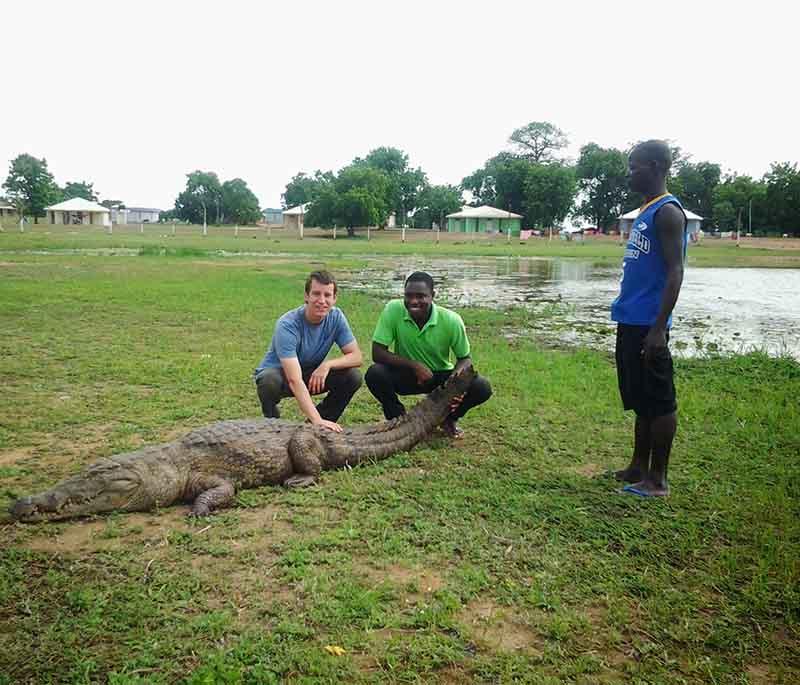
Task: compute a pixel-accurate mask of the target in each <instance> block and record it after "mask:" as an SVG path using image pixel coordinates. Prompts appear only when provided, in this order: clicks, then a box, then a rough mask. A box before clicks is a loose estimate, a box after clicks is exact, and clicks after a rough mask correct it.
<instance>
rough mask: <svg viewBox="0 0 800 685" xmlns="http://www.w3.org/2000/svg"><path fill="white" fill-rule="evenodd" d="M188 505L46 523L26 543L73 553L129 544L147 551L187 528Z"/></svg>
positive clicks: (161, 546)
mask: <svg viewBox="0 0 800 685" xmlns="http://www.w3.org/2000/svg"><path fill="white" fill-rule="evenodd" d="M186 512H187V508H186V507H184V506H180V505H178V506H175V507H170V508H168V509H163V510H160V511H158V512H153V513H130V514H123V515H121V517H119V518H116V519H113V521H112V519H110V518H108V517H101V518H97V519H75V520H73V521H69V522H65V523H61V524H53V525H52V526H45V527H44V532H43V533H42V534H41V535H37V536H34V537H31V538H29V539H28V540H26V541H25V542H24V546H25V547H28V548H30V549H32V550H35V551H38V552H58V553H60V554H74V553H76V552H82V553H88V554H91V553H93V552H100V551H112V550H118V549H123V548H130V547H139V546H140V547H141V548H142V552H143V554H146V553H147V550H157V549H159V548H166V547H168V545H169V543H168V537H169V534H170V533H171V532H173V531H175V530H184V529H186V527H187V523H186Z"/></svg>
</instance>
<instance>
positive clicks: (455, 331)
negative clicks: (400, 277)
mask: <svg viewBox="0 0 800 685" xmlns="http://www.w3.org/2000/svg"><path fill="white" fill-rule="evenodd" d="M433 295H434V291H433V278H432V277H431V276H430V274H427V273H425V272H423V271H415V272H414V273H412V274H411V275H410V276H409V277H408V278H407V279H406V282H405V286H404V297H403V299H402V300H399V299H398V300H391V301H390V302H388V303H387V304H386V306H385V307H384V309H383V312H382V313H381V315H380V318H379V319H378V323H377V325H376V326H375V333H374V334H373V336H372V359H373V361H374V364H373V365H372V366H370V367H369V369H368V370H367V373H366V376H365V380H366V383H367V387H368V388H369V389H370V392H371V393H372V394H373V395H374V396H375V398H376V399H377V400H378V402H380V403H381V407H382V408H383V415H384V416H385V417H386V418H387V419H393V418H396V417H398V416H401V415H403V414H405V411H406V409H405V407H404V406H403V403H402V402H401V401H400V399H399V398H398V395H418V394H420V393H429V392H431V391H432V390H433V389H434V388H436V387H437V386H439V385H441V384H442V383H444V382H445V381H446V380H447V379H448V378H449V377H450V375H451V374H453V373H458V372H459V371H461V370H462V369H464V368H466V367H468V366H471V365H472V360H471V359H470V356H469V355H470V346H469V340H468V339H467V332H466V329H465V328H464V322H463V321H462V320H461V317H460V316H459V315H458V314H456V313H455V312H453V311H450V310H449V309H445V308H444V307H440V306H439V305H436V304H434V303H433ZM390 346H393V348H394V351H393V352H392V351H390V350H389V347H390ZM453 357H454V358H455V360H456V361H455V363H453V361H452V358H453ZM491 395H492V387H491V385H490V384H489V381H488V380H486V379H485V378H483V377H481V376H475V379H474V380H473V381H472V384H471V385H470V387H469V389H468V390H467V392H466V394H465V395H464V396H463V397H462V398H459V399H458V400H457V401H456V402H454V403H453V405H452V406H451V414H450V416H449V417H448V418H447V419H446V420H445V422H444V423H443V424H442V429H443V430H444V432H445V433H446V434H447V435H449V436H450V437H453V438H458V437H461V435H462V431H461V429H460V428H459V427H458V425H457V424H458V420H459V419H460V418H461V417H462V416H464V414H466V413H467V412H468V411H469V410H470V409H472V407H475V406H477V405H479V404H483V403H484V402H486V400H488V399H489V398H490V397H491Z"/></svg>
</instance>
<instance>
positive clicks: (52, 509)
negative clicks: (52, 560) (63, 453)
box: [9, 459, 152, 522]
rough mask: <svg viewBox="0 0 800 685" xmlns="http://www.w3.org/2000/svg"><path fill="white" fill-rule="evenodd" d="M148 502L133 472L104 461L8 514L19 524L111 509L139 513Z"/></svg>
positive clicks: (25, 499)
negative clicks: (18, 521)
mask: <svg viewBox="0 0 800 685" xmlns="http://www.w3.org/2000/svg"><path fill="white" fill-rule="evenodd" d="M151 500H152V497H151V496H150V495H149V494H148V493H147V492H146V489H145V487H144V482H143V479H142V476H141V475H140V474H139V473H138V472H137V470H136V469H134V468H131V467H130V465H128V464H120V463H118V462H116V461H114V460H113V459H106V460H104V461H101V462H98V463H96V464H93V465H92V466H90V467H89V468H88V469H86V470H85V471H84V472H83V473H80V474H78V475H76V476H73V477H72V478H69V479H67V480H65V481H63V482H61V483H59V484H58V485H56V486H55V487H54V488H52V489H51V490H47V491H45V492H42V493H40V494H38V495H31V496H29V497H21V498H20V499H18V500H17V501H16V502H14V503H13V504H12V505H11V508H10V510H9V511H10V513H11V515H12V516H13V517H14V518H16V519H18V520H20V521H31V522H33V521H56V520H59V519H66V518H73V517H76V516H89V515H91V514H98V513H102V512H107V511H111V510H117V511H135V510H140V509H143V508H147V505H148V504H151Z"/></svg>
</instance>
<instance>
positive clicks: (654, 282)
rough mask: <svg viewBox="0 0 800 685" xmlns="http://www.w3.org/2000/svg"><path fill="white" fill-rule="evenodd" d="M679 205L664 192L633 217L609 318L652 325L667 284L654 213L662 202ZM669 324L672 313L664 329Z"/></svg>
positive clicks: (673, 197) (634, 323) (635, 324)
mask: <svg viewBox="0 0 800 685" xmlns="http://www.w3.org/2000/svg"><path fill="white" fill-rule="evenodd" d="M670 203H672V204H676V205H678V207H680V209H681V211H683V206H682V205H681V203H680V202H678V199H677V198H676V197H675V196H674V195H669V194H667V195H664V196H663V197H660V198H658V199H657V200H656V201H655V202H652V203H651V204H649V205H645V207H644V208H643V209H642V211H641V212H640V213H639V216H637V217H636V218H635V219H634V220H633V227H632V228H631V235H630V238H629V239H628V245H627V247H626V249H625V257H624V259H623V260H622V279H621V280H620V282H619V295H618V296H617V299H616V300H614V302H612V304H611V318H612V319H613V320H614V321H617V322H618V323H624V324H629V325H633V326H652V325H653V324H654V323H655V322H656V319H657V318H658V313H659V311H661V298H662V297H663V295H664V288H665V287H666V285H667V265H666V262H665V261H664V257H663V253H662V252H661V240H660V238H659V236H658V231H656V213H657V212H658V210H659V209H661V208H662V207H663V206H664V205H666V204H670ZM683 257H684V259H686V220H685V219H684V223H683ZM671 325H672V316H671V315H670V317H669V320H668V321H667V328H669V327H670V326H671Z"/></svg>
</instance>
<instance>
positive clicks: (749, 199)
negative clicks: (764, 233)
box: [713, 174, 767, 231]
mask: <svg viewBox="0 0 800 685" xmlns="http://www.w3.org/2000/svg"><path fill="white" fill-rule="evenodd" d="M766 191H767V188H766V185H765V184H764V183H762V182H760V181H754V180H753V179H752V178H750V176H737V175H735V174H733V175H731V176H728V177H727V178H726V179H725V180H724V182H722V183H720V184H719V185H718V186H717V187H716V188H715V189H714V194H713V201H714V204H713V210H714V216H715V221H716V225H717V226H718V227H719V228H722V229H726V230H730V231H734V230H737V229H739V230H741V228H742V225H744V223H745V222H746V221H747V218H748V215H749V213H750V211H751V210H752V211H753V214H754V215H755V217H756V225H758V224H762V225H763V222H764V221H765V218H766V217H765V210H766V197H767V192H766ZM717 212H720V213H719V214H718V213H717Z"/></svg>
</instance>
